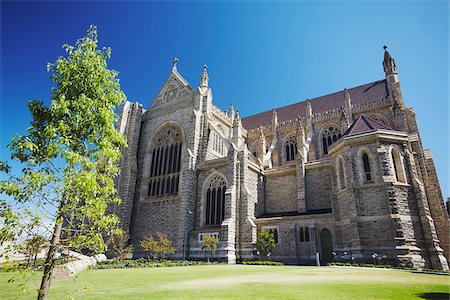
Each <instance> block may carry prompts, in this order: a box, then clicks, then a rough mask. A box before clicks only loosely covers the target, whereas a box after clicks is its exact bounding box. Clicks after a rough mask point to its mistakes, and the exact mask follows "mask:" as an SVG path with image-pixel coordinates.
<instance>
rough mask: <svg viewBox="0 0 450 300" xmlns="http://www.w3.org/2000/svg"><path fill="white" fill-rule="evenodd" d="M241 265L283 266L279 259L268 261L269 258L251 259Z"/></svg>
mask: <svg viewBox="0 0 450 300" xmlns="http://www.w3.org/2000/svg"><path fill="white" fill-rule="evenodd" d="M242 264H243V265H257V266H284V264H283V263H282V262H279V261H270V260H253V261H244V262H242Z"/></svg>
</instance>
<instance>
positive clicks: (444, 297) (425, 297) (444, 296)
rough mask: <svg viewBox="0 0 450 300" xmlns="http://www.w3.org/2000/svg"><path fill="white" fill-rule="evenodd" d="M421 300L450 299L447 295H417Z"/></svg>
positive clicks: (449, 295)
mask: <svg viewBox="0 0 450 300" xmlns="http://www.w3.org/2000/svg"><path fill="white" fill-rule="evenodd" d="M419 297H420V298H422V299H445V300H448V299H450V294H449V293H423V294H420V295H419Z"/></svg>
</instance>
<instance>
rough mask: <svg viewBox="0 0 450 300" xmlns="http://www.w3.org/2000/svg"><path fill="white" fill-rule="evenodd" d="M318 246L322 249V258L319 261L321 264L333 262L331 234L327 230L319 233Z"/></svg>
mask: <svg viewBox="0 0 450 300" xmlns="http://www.w3.org/2000/svg"><path fill="white" fill-rule="evenodd" d="M320 246H321V249H322V257H321V258H320V261H321V263H322V264H326V263H328V262H332V261H333V254H332V252H333V242H332V240H331V233H330V231H329V230H328V229H322V231H321V232H320Z"/></svg>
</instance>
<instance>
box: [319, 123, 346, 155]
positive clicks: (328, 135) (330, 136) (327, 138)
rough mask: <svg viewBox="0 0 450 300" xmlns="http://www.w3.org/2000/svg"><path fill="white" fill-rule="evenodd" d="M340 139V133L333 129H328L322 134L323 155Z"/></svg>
mask: <svg viewBox="0 0 450 300" xmlns="http://www.w3.org/2000/svg"><path fill="white" fill-rule="evenodd" d="M341 137H342V134H341V131H340V130H339V129H338V128H335V127H332V126H330V127H328V128H327V129H325V130H324V131H323V133H322V147H323V154H328V148H329V147H330V146H331V145H332V144H333V143H334V142H336V141H337V140H338V139H340V138H341Z"/></svg>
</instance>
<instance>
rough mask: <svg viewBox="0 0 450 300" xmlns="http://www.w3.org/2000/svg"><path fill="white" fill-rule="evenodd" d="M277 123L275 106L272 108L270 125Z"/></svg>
mask: <svg viewBox="0 0 450 300" xmlns="http://www.w3.org/2000/svg"><path fill="white" fill-rule="evenodd" d="M276 125H278V113H277V111H276V110H275V108H273V109H272V126H274V127H275V126H276Z"/></svg>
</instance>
